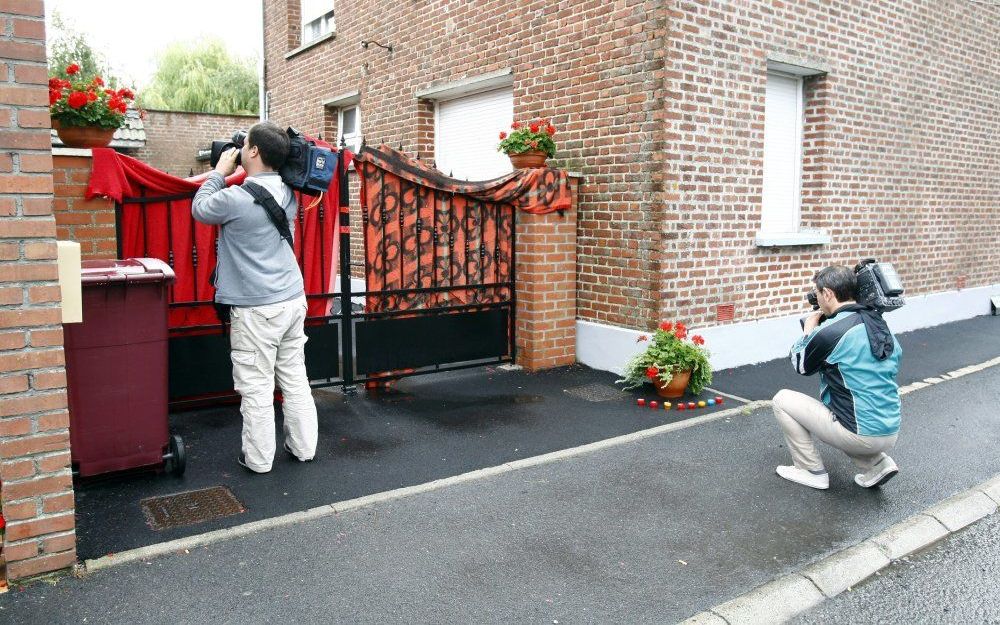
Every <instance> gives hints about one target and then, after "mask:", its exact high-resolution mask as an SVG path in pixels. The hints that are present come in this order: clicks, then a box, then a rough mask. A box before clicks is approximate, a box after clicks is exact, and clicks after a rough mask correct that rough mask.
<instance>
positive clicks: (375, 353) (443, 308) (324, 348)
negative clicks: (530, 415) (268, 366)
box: [116, 159, 516, 407]
mask: <svg viewBox="0 0 1000 625" xmlns="http://www.w3.org/2000/svg"><path fill="white" fill-rule="evenodd" d="M338 162H339V165H338V167H339V175H340V195H341V197H340V198H339V204H340V210H339V223H338V225H339V228H338V231H339V238H340V241H339V242H340V250H339V269H340V271H339V274H340V275H339V287H340V289H339V292H333V293H330V292H320V293H307V295H306V297H307V299H308V300H309V301H310V302H316V301H322V302H324V303H325V304H324V305H323V306H322V309H323V311H324V312H323V314H311V315H310V316H309V317H307V319H306V328H305V331H306V335H307V336H308V337H309V341H308V342H307V343H306V348H305V352H306V369H307V372H308V375H309V379H310V380H311V381H312V384H313V386H314V387H326V386H335V385H342V386H343V387H344V388H345V390H352V389H353V388H354V385H356V384H358V383H363V382H370V381H376V380H390V379H396V378H401V377H405V376H414V375H421V374H426V373H435V372H441V371H449V370H456V369H464V368H468V367H476V366H483V365H488V364H498V363H506V362H513V361H514V357H515V342H514V327H515V303H516V302H515V280H514V243H515V241H514V227H513V221H514V218H515V216H514V211H513V208H512V207H509V206H508V207H506V208H505V210H510V211H511V212H510V215H509V220H510V222H509V223H510V228H509V232H505V233H503V235H504V236H506V237H509V239H508V241H506V242H505V243H506V247H507V249H509V250H510V252H509V253H510V258H509V262H510V271H509V277H508V278H507V279H506V280H504V281H502V282H497V281H490V282H483V280H484V279H486V278H487V277H488V276H486V275H485V274H484V272H482V271H478V273H477V272H475V271H473V272H470V271H469V267H470V264H469V263H468V262H465V263H464V265H465V268H466V269H465V275H462V276H460V275H459V274H457V273H456V274H452V273H451V271H450V270H449V273H448V276H449V279H448V280H443V281H440V282H442V283H440V284H437V283H436V284H435V285H434V286H430V287H420V288H405V289H391V290H379V291H354V290H353V289H352V286H351V283H352V281H351V272H350V267H351V266H352V264H351V242H350V226H351V223H350V212H349V210H348V204H349V201H348V200H349V184H348V178H347V169H346V168H345V167H344V166H343V159H338ZM444 195H447V194H444ZM192 197H193V193H192V194H190V195H178V196H169V197H167V196H163V197H139V198H126V199H124V200H123V201H122V202H121V203H120V204H118V205H116V212H117V216H118V219H117V230H118V240H119V257H121V256H122V246H121V241H122V237H123V234H124V233H123V229H122V219H121V215H122V213H123V211H124V210H125V208H126V207H127V206H128V205H130V204H134V205H141V206H142V207H143V213H142V228H143V233H142V236H143V244H142V249H143V250H144V252H146V255H151V256H155V257H159V256H160V255H163V256H165V258H162V260H164V261H165V262H167V263H169V264H170V265H171V267H174V268H175V271H178V272H179V271H182V270H184V271H192V272H194V275H196V276H199V277H201V276H203V275H205V274H206V268H205V267H204V260H202V261H199V253H198V249H197V247H196V246H195V245H194V234H193V232H194V230H193V227H194V226H192V230H191V233H192V234H190V235H187V234H185V236H190V238H191V240H192V246H191V258H190V259H187V258H186V259H184V262H179V260H180V259H178V258H177V257H176V256H177V255H176V254H175V253H174V251H173V250H174V248H175V245H174V237H175V236H177V233H175V232H173V231H172V230H171V226H170V223H171V220H170V219H169V218H168V219H167V220H166V223H167V232H166V233H165V234H166V236H167V239H168V245H167V247H166V249H167V250H169V251H168V252H165V253H163V254H157V253H155V250H151V248H150V247H149V245H148V244H147V242H146V238H147V237H148V232H147V231H146V214H145V210H146V208H148V207H150V206H157V207H159V206H161V205H162V206H166V210H167V214H168V216H169V214H170V213H169V212H170V210H172V208H171V203H172V202H175V201H177V200H183V199H187V200H190V199H191V198H192ZM439 199H440V203H439V204H437V205H436V210H438V211H439V212H440V214H441V215H442V224H441V225H440V226H435V228H434V234H433V236H434V239H435V241H438V240H441V241H446V240H451V241H454V236H453V234H452V233H451V232H449V229H448V224H454V223H455V220H453V219H451V217H450V211H451V210H452V208H453V207H452V206H450V198H449V197H443V196H441V197H439ZM304 210H305V209H304V208H302V207H300V216H301V215H302V214H303V212H304ZM320 210H321V211H322V209H320ZM318 217H319V219H318V223H319V224H320V227H321V228H322V227H324V226H325V224H326V219H328V218H330V217H331V216H330V215H328V214H325V213H323V212H321V213H320V214H319V216H318ZM299 221H300V223H299V226H302V228H303V229H302V230H297V232H296V236H299V235H300V233H302V234H304V226H303V223H302V219H301V218H300V220H299ZM400 224H401V226H402V225H403V220H402V219H401V220H400ZM366 225H367V223H366ZM466 227H467V225H466ZM414 228H415V232H414V233H413V234H414V236H416V237H417V238H418V239H419V238H420V237H421V236H424V235H426V234H427V232H426V231H423V232H422V230H426V229H425V228H423V224H422V223H421V222H420V220H419V219H418V220H417V223H416V224H415V225H414ZM161 234H162V233H161ZM466 234H468V232H466ZM466 241H467V243H466V248H465V249H464V250H463V252H464V254H465V256H466V257H467V258H468V257H469V255H470V253H471V254H472V255H475V254H479V253H481V252H482V251H481V250H479V249H475V250H471V251H470V249H469V246H468V237H467V238H466ZM322 249H323V248H322V246H321V247H320V250H322ZM434 254H435V258H434V259H433V262H434V264H435V266H437V265H438V264H439V262H440V263H441V264H442V265H443V264H448V265H449V266H450V264H451V263H452V261H453V257H454V256H455V254H456V250H455V249H454V246H448V245H444V244H442V245H440V246H438V245H435V246H434ZM438 254H441V255H442V257H441V258H438V257H437V255H438ZM446 254H447V255H448V258H447V259H445V258H444V255H446ZM202 255H203V256H204V254H202ZM303 262H304V261H303V260H302V259H300V264H301V263H303ZM199 263H200V264H199ZM332 269H333V267H332V266H331V267H327V268H326V270H327V271H331V270H332ZM207 270H208V271H210V268H208V269H207ZM326 275H327V276H329V274H326ZM458 278H461V279H460V280H459V279H458ZM194 282H195V286H194V289H195V297H194V298H193V301H174V296H173V293H172V292H171V294H170V304H169V306H170V308H171V313H172V314H173V313H175V312H179V311H182V310H184V309H201V310H203V311H204V310H205V309H208V308H210V307H211V301H207V300H205V299H204V297H205V295H207V294H208V292H209V289H208V288H207V287H206V286H205V284H207V282H205V283H204V284H202V285H201V288H200V293H199V286H198V283H199V282H203V281H202V280H195V281H194ZM456 282H461V283H460V284H456ZM325 283H327V281H324V284H325ZM470 292H472V293H476V292H489V293H491V294H492V295H491V297H490V298H489V300H490V301H481V298H480V297H478V296H477V297H472V298H471V300H473V301H472V302H471V303H464V302H466V301H467V300H468V299H470V298H464V297H453V296H452V295H453V294H456V293H470ZM497 294H500V295H499V296H498V295H497ZM199 295H200V297H199ZM388 299H394V300H395V301H409V302H413V301H414V300H419V301H425V302H430V303H431V305H428V306H420V305H418V306H411V307H410V308H407V309H405V310H399V309H396V310H394V309H391V308H389V309H386V308H385V307H384V306H373V305H372V302H374V301H376V300H377V301H379V302H385V301H387V300H388ZM376 308H378V310H376ZM201 318H202V320H203V322H202V323H198V324H195V325H186V326H183V327H172V328H171V331H170V339H169V384H170V398H171V406H173V407H184V406H190V405H192V404H194V403H205V402H209V401H212V400H217V399H220V398H228V397H233V390H232V365H231V362H230V359H229V337H228V335H226V334H223V332H222V330H221V327H220V326H219V325H218V324H217V323H215V322H214V321H211V320H207V319H205V317H204V315H202V317H201Z"/></svg>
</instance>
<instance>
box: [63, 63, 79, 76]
mask: <svg viewBox="0 0 1000 625" xmlns="http://www.w3.org/2000/svg"><path fill="white" fill-rule="evenodd" d="M79 71H80V66H79V65H77V64H76V63H70V64H69V65H67V66H66V73H67V74H69V75H70V76H72V75H73V74H76V73H78V72H79Z"/></svg>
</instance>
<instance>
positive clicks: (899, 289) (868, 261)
mask: <svg viewBox="0 0 1000 625" xmlns="http://www.w3.org/2000/svg"><path fill="white" fill-rule="evenodd" d="M854 274H855V276H856V277H857V281H858V288H857V291H856V292H855V295H854V301H856V302H857V303H859V304H862V305H864V306H871V307H872V308H874V309H875V310H877V311H879V312H881V313H885V312H889V311H890V310H896V309H897V308H901V307H902V306H903V305H904V304H906V301H905V300H904V299H903V282H902V280H900V279H899V274H897V273H896V269H895V268H894V267H893V266H892V263H880V262H877V261H876V260H875V259H874V258H865V259H862V261H861V262H860V263H858V264H857V265H855V266H854ZM806 300H807V301H808V302H809V304H810V305H811V306H812V308H813V310H818V309H819V302H818V301H817V300H816V291H809V293H808V294H806Z"/></svg>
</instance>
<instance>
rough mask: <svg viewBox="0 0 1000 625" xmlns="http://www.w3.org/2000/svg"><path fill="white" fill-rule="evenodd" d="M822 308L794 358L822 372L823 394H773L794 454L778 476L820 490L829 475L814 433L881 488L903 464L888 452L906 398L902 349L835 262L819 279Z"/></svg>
mask: <svg viewBox="0 0 1000 625" xmlns="http://www.w3.org/2000/svg"><path fill="white" fill-rule="evenodd" d="M813 282H814V283H815V289H814V290H813V292H812V293H811V294H810V298H809V299H810V301H813V294H815V302H814V304H818V306H819V311H818V312H816V313H813V314H812V315H810V316H809V317H807V318H806V319H805V320H804V321H803V324H802V329H803V335H802V336H801V337H800V338H799V339H798V340H797V341H796V342H795V344H794V345H792V349H791V353H790V357H791V361H792V365H793V366H794V367H795V371H796V372H798V373H799V374H801V375H813V374H814V373H817V372H818V373H819V375H820V400H821V401H818V400H816V399H813V398H812V397H809V396H808V395H804V394H802V393H798V392H795V391H791V390H788V389H785V390H782V391H779V392H778V394H777V395H775V396H774V403H773V407H774V415H775V418H777V420H778V425H779V426H780V427H781V430H782V432H783V433H784V435H785V441H786V442H787V443H788V450H789V451H790V452H791V454H792V462H793V463H794V464H793V465H792V466H779V467H778V468H777V469H776V472H777V474H778V475H779V476H781V477H783V478H785V479H786V480H790V481H792V482H797V483H799V484H803V485H805V486H809V487H811V488H817V489H827V488H829V487H830V476H829V475H828V474H827V472H826V468H825V467H824V466H823V460H822V458H821V457H820V455H819V453H818V452H817V451H816V446H815V443H814V440H813V438H814V437H815V438H818V439H819V440H821V441H823V442H824V443H827V444H828V445H830V446H832V447H835V448H837V449H840V450H841V451H843V452H844V453H846V454H847V455H848V456H849V457H850V458H851V460H853V461H854V464H855V465H857V467H858V468H859V469H861V471H862V473H859V474H857V475H855V476H854V481H855V483H857V484H858V485H859V486H862V487H864V488H874V487H876V486H881V485H882V484H884V483H885V482H887V481H888V480H889V479H891V478H892V477H893V476H895V475H896V473H898V472H899V469H898V468H897V466H896V463H895V462H893V460H892V458H890V457H889V456H888V455H886V453H885V452H887V451H889V450H890V449H892V448H893V446H894V445H895V444H896V436H897V432H898V431H899V421H900V402H899V387H898V386H897V384H896V374H897V372H898V371H899V361H900V357H901V356H902V348H900V346H899V343H898V342H897V341H896V339H895V337H894V336H893V335H892V332H890V330H889V327H888V326H887V325H886V323H885V321H884V320H883V319H882V315H881V313H880V312H879V311H878V310H876V309H875V308H872V307H869V306H862V305H860V304H858V303H857V302H855V301H854V299H855V293H856V291H857V278H856V276H855V273H854V272H852V271H851V270H850V269H849V268H847V267H843V266H831V267H827V268H825V269H822V270H821V271H819V273H817V274H816V276H815V278H813Z"/></svg>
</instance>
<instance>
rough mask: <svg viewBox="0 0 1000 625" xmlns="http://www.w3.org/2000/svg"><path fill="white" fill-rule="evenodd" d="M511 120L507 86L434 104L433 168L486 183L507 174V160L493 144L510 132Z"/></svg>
mask: <svg viewBox="0 0 1000 625" xmlns="http://www.w3.org/2000/svg"><path fill="white" fill-rule="evenodd" d="M513 121H514V92H513V90H512V89H511V88H510V87H505V88H503V89H494V90H491V91H486V92H483V93H476V94H474V95H468V96H463V97H460V98H455V99H453V100H446V101H441V102H438V105H437V120H436V127H435V139H434V145H435V154H434V160H435V163H436V164H437V168H438V169H440V170H441V171H443V172H444V173H445V174H447V173H449V172H450V173H452V174H453V175H454V176H455V177H456V178H460V179H462V180H489V179H490V178H496V177H497V176H502V175H503V174H506V173H509V172H510V171H511V166H510V159H508V158H507V155H506V154H502V153H500V152H497V143H499V142H500V139H499V135H500V132H501V131H506V132H510V124H511V122H513Z"/></svg>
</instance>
